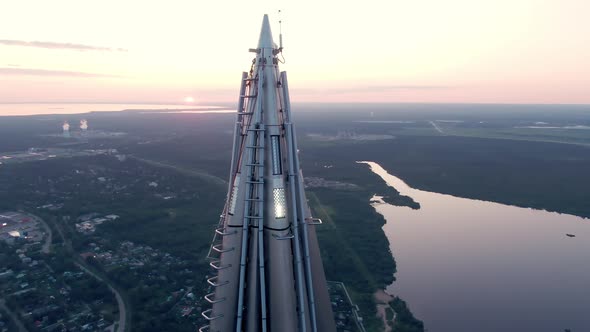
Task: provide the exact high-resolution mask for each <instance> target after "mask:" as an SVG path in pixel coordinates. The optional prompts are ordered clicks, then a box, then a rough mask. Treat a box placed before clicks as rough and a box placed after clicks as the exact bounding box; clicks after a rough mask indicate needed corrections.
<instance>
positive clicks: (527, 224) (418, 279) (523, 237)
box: [365, 162, 590, 332]
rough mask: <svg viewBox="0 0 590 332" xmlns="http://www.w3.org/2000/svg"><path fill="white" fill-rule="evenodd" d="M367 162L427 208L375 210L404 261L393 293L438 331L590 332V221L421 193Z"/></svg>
mask: <svg viewBox="0 0 590 332" xmlns="http://www.w3.org/2000/svg"><path fill="white" fill-rule="evenodd" d="M365 163H367V164H368V165H369V166H370V168H371V170H372V171H373V172H374V173H376V174H377V175H379V176H380V177H381V178H382V179H383V180H384V181H385V182H386V183H387V184H388V185H390V186H392V187H394V188H395V189H396V190H398V191H399V192H400V193H401V194H402V195H406V196H410V197H412V198H413V199H414V200H415V201H417V202H419V203H420V205H421V208H420V209H419V210H412V209H410V208H407V207H399V206H393V205H390V204H387V203H384V202H382V201H381V202H380V203H373V207H374V208H375V209H376V211H377V212H378V213H380V214H382V215H383V216H384V217H385V219H386V224H385V226H384V227H383V230H384V232H385V234H386V235H387V237H388V239H389V243H390V249H391V251H392V253H393V256H394V257H395V260H396V262H397V271H398V272H397V273H396V278H397V280H396V281H395V282H394V283H393V284H391V285H389V286H388V287H387V289H386V291H387V292H388V293H390V294H393V295H397V296H400V297H401V298H402V299H404V300H406V301H407V302H408V305H409V307H410V309H411V310H412V312H413V313H414V314H415V316H416V317H417V318H419V319H421V320H423V321H424V323H425V327H426V329H427V330H428V331H429V332H446V331H452V332H463V331H465V332H467V331H469V332H472V331H478V332H487V331H490V332H491V331H494V332H495V331H505V332H509V331H535V332H544V331H564V330H565V329H570V330H571V331H572V332H578V331H580V332H582V331H590V314H589V313H588V310H590V220H588V219H584V218H580V217H577V216H573V215H566V214H559V213H554V212H547V211H544V210H534V209H529V208H520V207H515V206H508V205H503V204H498V203H493V202H486V201H479V200H473V199H465V198H459V197H454V196H450V195H444V194H439V193H433V192H427V191H422V190H417V189H413V188H411V187H409V186H408V185H407V184H406V183H404V182H403V181H402V180H401V179H399V178H397V177H395V176H393V175H391V174H389V173H388V172H387V171H386V170H384V169H383V168H382V167H381V166H380V165H378V164H377V163H374V162H365ZM474 185H476V184H474ZM378 198H379V197H378V196H376V197H374V199H377V200H378ZM566 234H570V235H575V237H570V236H568V235H566Z"/></svg>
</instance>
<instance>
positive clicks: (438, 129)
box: [430, 121, 444, 134]
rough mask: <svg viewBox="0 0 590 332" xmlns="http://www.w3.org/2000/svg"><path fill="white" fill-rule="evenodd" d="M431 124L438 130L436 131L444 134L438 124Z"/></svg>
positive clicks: (431, 122)
mask: <svg viewBox="0 0 590 332" xmlns="http://www.w3.org/2000/svg"><path fill="white" fill-rule="evenodd" d="M430 124H431V125H432V126H433V127H434V129H436V131H438V132H439V133H441V134H444V132H443V131H442V129H440V127H439V126H438V125H437V124H436V123H434V121H430Z"/></svg>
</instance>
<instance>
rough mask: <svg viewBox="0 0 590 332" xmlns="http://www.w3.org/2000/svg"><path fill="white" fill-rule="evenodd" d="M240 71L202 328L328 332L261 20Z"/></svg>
mask: <svg viewBox="0 0 590 332" xmlns="http://www.w3.org/2000/svg"><path fill="white" fill-rule="evenodd" d="M250 51H251V52H254V53H256V58H255V59H254V61H253V64H252V69H251V70H250V72H249V73H246V72H244V73H243V74H242V85H241V89H240V99H239V105H238V110H237V121H236V124H235V132H234V144H233V153H232V162H231V169H230V181H229V188H228V195H227V201H226V204H225V207H224V211H223V213H222V215H221V219H220V221H219V226H218V228H217V229H216V231H215V236H214V238H213V243H212V244H211V250H210V252H209V255H210V257H211V258H212V261H211V263H210V265H211V267H212V268H213V269H214V270H215V272H216V275H215V276H213V277H211V278H209V279H208V280H207V281H208V283H209V284H210V285H211V286H212V288H213V291H212V292H211V293H210V294H207V295H206V296H205V299H206V300H207V301H208V302H209V303H211V308H210V309H208V310H205V311H204V312H203V316H204V317H205V318H206V319H207V320H208V321H209V325H207V326H205V327H203V328H201V329H200V331H220V332H226V331H227V332H229V331H235V332H241V331H248V332H254V331H281V332H295V331H313V332H315V331H328V332H329V331H336V326H335V324H334V318H333V314H332V308H331V303H330V299H329V295H328V290H327V286H326V278H325V275H324V269H323V266H322V260H321V257H320V254H319V247H318V242H317V238H316V234H315V225H318V224H321V220H319V219H317V218H313V217H312V216H311V213H310V209H309V206H308V204H307V200H306V198H305V192H304V188H303V176H302V172H301V169H300V166H299V158H298V155H297V153H298V150H297V142H296V136H295V129H294V127H293V123H292V122H291V105H290V101H289V90H288V84H287V74H286V72H280V71H279V67H278V64H279V61H278V58H277V55H278V54H279V53H280V52H281V51H282V46H281V47H277V45H276V44H275V43H274V41H273V38H272V33H271V29H270V23H269V20H268V16H267V15H264V19H263V21H262V29H261V31H260V37H259V41H258V47H257V48H256V49H251V50H250Z"/></svg>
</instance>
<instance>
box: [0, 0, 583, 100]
mask: <svg viewBox="0 0 590 332" xmlns="http://www.w3.org/2000/svg"><path fill="white" fill-rule="evenodd" d="M229 8H231V10H228V9H229ZM277 9H281V10H282V13H281V18H282V20H283V26H282V31H283V39H284V44H285V45H284V46H285V50H284V56H285V60H286V64H285V65H283V66H282V69H283V70H287V71H288V73H289V79H290V82H289V83H290V88H291V91H292V92H291V94H292V95H291V98H292V100H293V102H444V103H535V104H543V103H550V104H561V103H566V104H586V103H590V94H588V93H587V90H588V88H587V87H588V86H589V85H590V61H588V59H590V22H589V21H588V20H586V17H585V16H586V13H588V12H589V11H590V3H588V2H587V1H582V0H565V1H557V0H546V1H533V0H515V1H508V0H499V1H487V0H486V1H478V2H473V1H467V0H449V1H445V2H437V1H434V0H429V1H423V2H419V3H418V2H402V1H369V2H365V3H362V4H360V3H358V4H354V5H348V6H344V5H342V4H341V3H339V2H336V1H328V2H323V3H316V2H311V1H307V0H306V1H303V2H301V1H298V2H297V3H295V2H282V3H281V2H278V3H277V2H271V1H264V2H262V3H258V4H251V3H244V2H237V1H226V2H220V3H212V2H207V3H206V5H204V4H200V3H195V2H192V1H185V0H177V1H172V2H169V3H166V4H164V3H145V2H139V1H126V2H123V3H122V2H116V1H113V0H107V1H102V2H92V3H88V2H79V1H73V0H57V1H52V2H36V1H30V0H25V1H19V2H13V3H11V4H10V5H9V6H7V7H6V11H5V13H6V14H7V15H5V17H4V18H3V20H2V21H0V31H2V32H1V33H0V52H1V53H2V54H3V61H2V62H0V85H1V86H2V87H3V89H1V90H0V103H7V102H64V103H66V102H111V103H129V102H141V103H181V102H183V101H185V99H186V98H188V97H191V98H193V99H194V101H192V100H191V101H190V102H191V103H192V102H194V103H197V104H214V103H227V102H235V100H236V98H237V94H238V88H239V77H240V75H239V73H240V72H241V71H244V70H247V69H248V68H244V63H249V61H250V60H251V58H252V54H248V53H247V52H246V51H247V50H248V49H249V48H252V47H255V46H256V42H257V40H256V39H255V38H252V36H257V34H258V31H259V28H260V22H261V19H262V15H263V14H264V13H268V14H269V15H270V19H271V22H272V25H273V34H274V39H275V42H277V43H278V39H279V38H278V35H279V25H278V20H279V16H278V14H277ZM186 100H187V101H188V100H190V99H186Z"/></svg>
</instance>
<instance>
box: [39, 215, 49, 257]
mask: <svg viewBox="0 0 590 332" xmlns="http://www.w3.org/2000/svg"><path fill="white" fill-rule="evenodd" d="M37 221H39V223H41V224H43V227H45V230H46V231H47V238H45V243H43V247H42V248H41V252H42V253H44V254H48V253H50V252H51V241H52V239H53V232H52V231H51V228H49V225H47V223H46V222H45V221H44V220H43V219H41V218H38V217H37Z"/></svg>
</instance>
